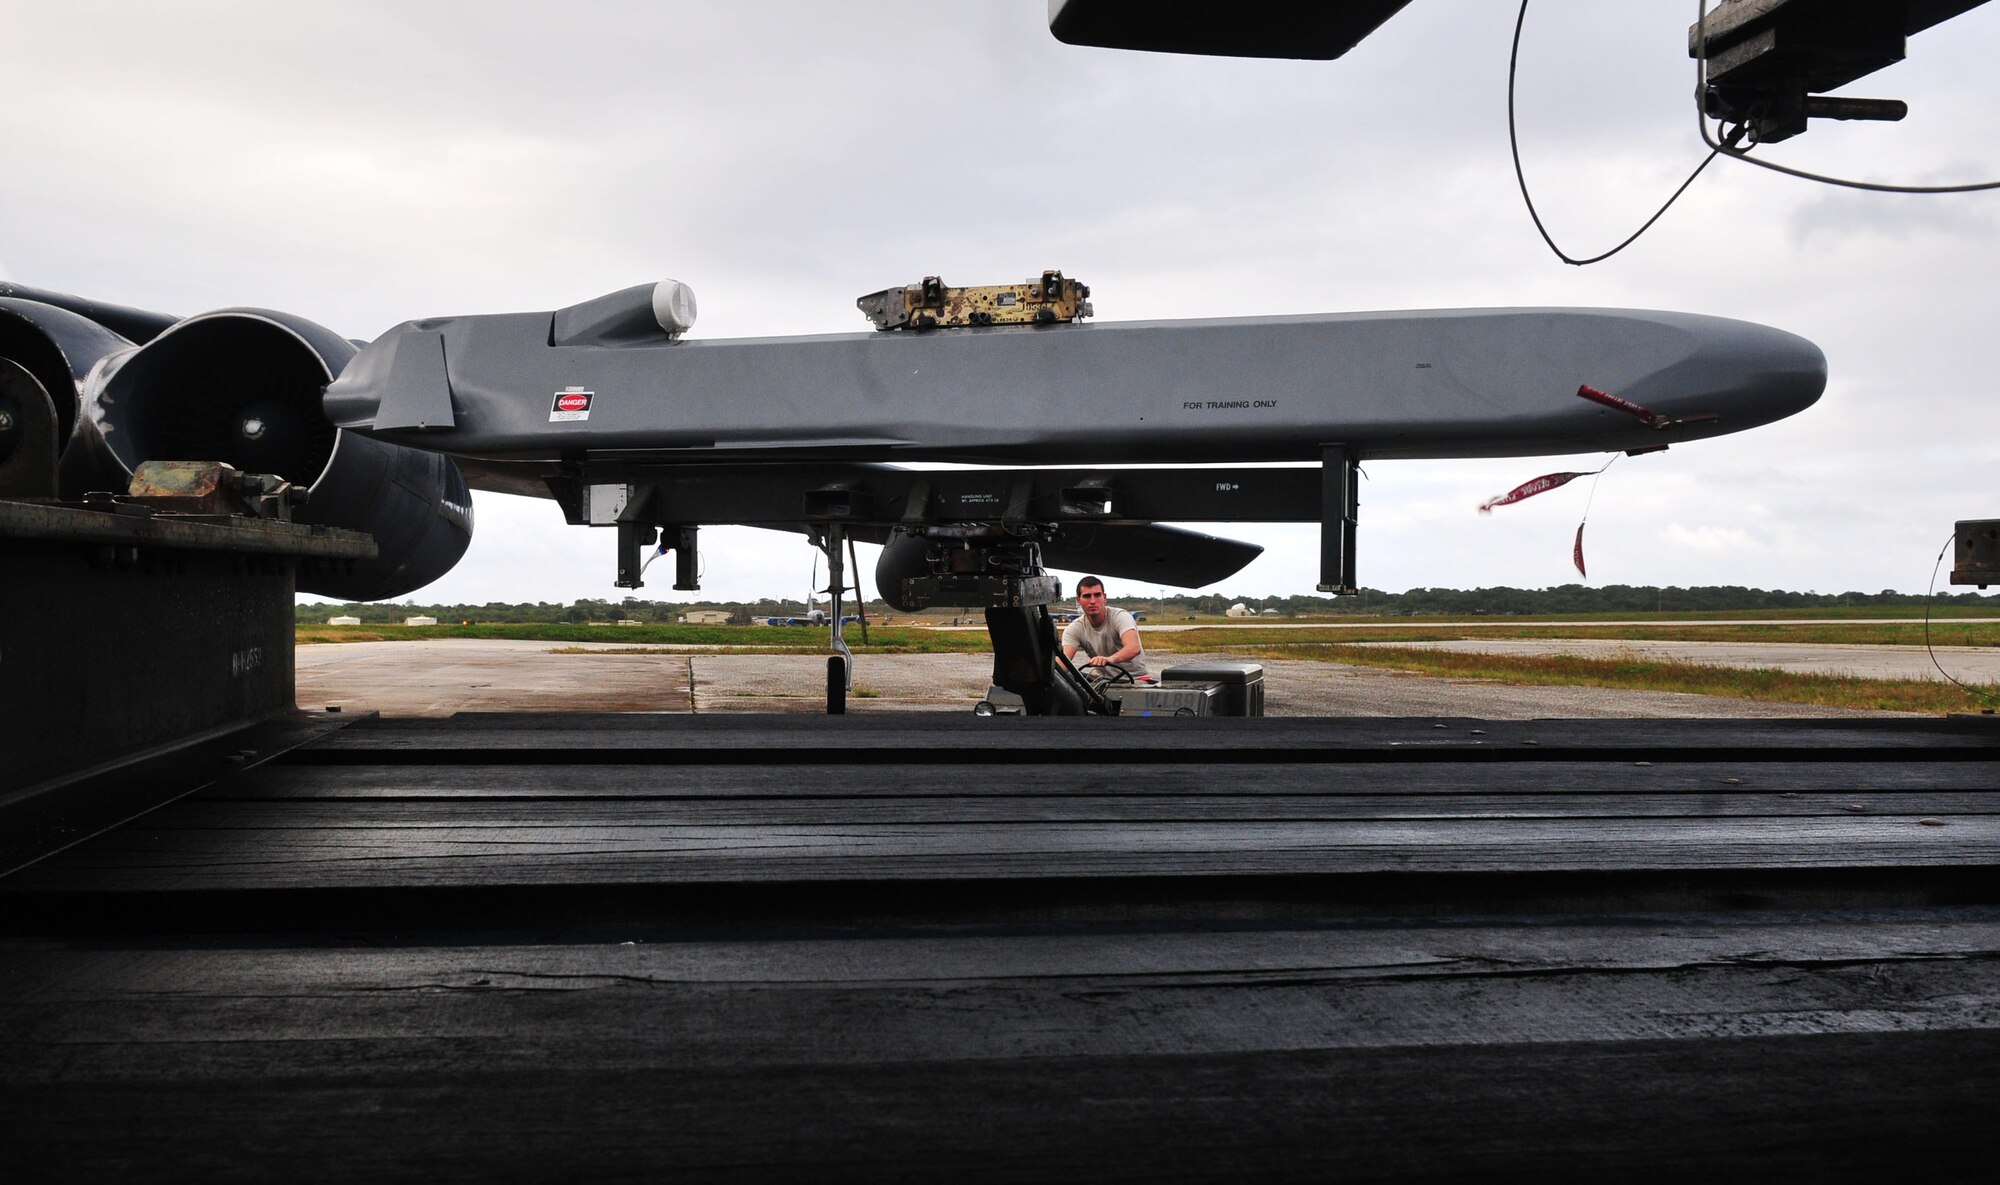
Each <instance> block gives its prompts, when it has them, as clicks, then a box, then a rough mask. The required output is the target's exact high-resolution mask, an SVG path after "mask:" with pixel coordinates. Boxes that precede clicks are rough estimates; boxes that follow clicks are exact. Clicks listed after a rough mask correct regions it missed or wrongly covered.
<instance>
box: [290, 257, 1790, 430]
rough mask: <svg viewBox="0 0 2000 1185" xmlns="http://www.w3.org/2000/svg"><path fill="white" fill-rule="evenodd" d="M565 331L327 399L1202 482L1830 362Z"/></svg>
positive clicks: (1576, 420) (1735, 426)
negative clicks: (1582, 390)
mask: <svg viewBox="0 0 2000 1185" xmlns="http://www.w3.org/2000/svg"><path fill="white" fill-rule="evenodd" d="M628 291H629V292H630V293H633V294H641V293H649V291H650V290H649V289H632V290H628ZM623 295H624V294H614V296H613V297H607V298H602V300H600V301H598V302H592V304H593V306H599V307H600V309H601V307H602V306H604V305H605V303H606V302H611V304H613V305H616V303H617V301H616V298H617V297H621V296H623ZM649 298H650V297H649V296H648V299H649ZM634 299H635V300H636V299H637V297H636V296H635V297H634ZM578 307H579V308H581V307H584V306H578ZM569 312H570V310H558V311H557V312H554V313H519V314H499V315H484V316H466V317H450V318H438V319H432V320H425V321H414V322H409V323H407V324H404V325H401V326H398V327H397V328H395V329H393V330H391V331H390V332H389V333H387V334H385V335H384V336H383V337H381V338H380V339H378V340H376V341H375V342H374V343H373V344H372V345H370V346H368V347H367V348H366V349H364V350H363V351H362V352H361V354H360V355H359V356H358V357H356V358H355V360H354V361H353V362H352V363H350V364H349V366H348V367H347V368H346V370H345V371H344V372H342V374H341V375H340V377H339V379H338V381H336V382H335V383H334V384H333V385H332V386H331V387H329V388H328V390H327V393H326V396H325V407H326V411H327V414H328V416H329V418H331V419H332V420H333V422H334V423H335V424H337V425H338V426H340V427H342V428H347V429H352V430H355V431H360V432H366V433H370V434H373V435H378V436H382V437H386V438H389V439H392V440H394V441H397V442H399V443H403V444H409V445H413V446H416V447H419V448H427V449H434V450H438V451H443V452H451V453H461V454H467V455H471V456H480V457H489V458H494V459H514V460H536V459H556V458H564V457H568V458H575V457H579V456H584V457H623V458H627V459H631V460H641V459H647V458H653V459H658V460H660V461H663V462H666V461H671V460H673V459H674V458H676V457H681V456H686V457H688V458H690V459H692V458H693V457H694V456H696V455H699V456H700V458H701V459H705V460H742V461H753V460H797V459H806V458H819V459H847V460H876V461H913V462H921V461H934V462H966V463H987V464H1007V463H1013V464H1020V463H1031V464H1115V463H1153V464H1163V463H1164V464H1174V463H1179V464H1199V463H1235V462H1258V461H1303V460H1317V459H1319V457H1320V456H1321V451H1320V450H1321V447H1322V446H1323V445H1327V444H1342V445H1346V446H1348V447H1349V448H1350V449H1352V450H1354V451H1355V452H1356V453H1357V454H1358V455H1359V456H1361V457H1364V458H1422V457H1480V456H1526V455H1539V454H1552V453H1573V452H1598V451H1608V450H1620V449H1632V448H1646V447H1656V446H1658V445H1661V444H1665V443H1670V442H1680V441H1683V440H1694V439H1700V438H1703V437H1707V436H1714V435H1719V434H1722V433H1726V432H1736V431H1741V430H1743V429H1746V428H1752V427H1756V426H1758V425H1760V424H1765V423H1769V422H1771V421H1773V420H1777V419H1780V418H1782V417H1784V416H1788V415H1791V414H1793V413H1795V412H1798V411H1801V410H1803V409H1804V408H1806V407H1808V406H1810V405H1811V404H1812V403H1813V402H1814V401H1815V400H1816V399H1818V397H1819V395H1820V393H1821V391H1822V390H1823V389H1824V387H1825V384H1826V359H1825V356H1824V355H1823V354H1822V353H1821V352H1820V350H1819V349H1818V348H1817V347H1816V346H1814V345H1813V344H1812V343H1811V342H1809V341H1806V340H1805V339H1803V338H1800V337H1797V336H1794V335H1792V334H1789V333H1785V332H1783V331H1780V330H1776V329H1771V328H1768V327H1765V326H1761V325H1755V324H1750V323H1748V322H1743V321H1734V320H1727V319H1724V318H1719V317H1708V316H1701V315H1696V314H1688V313H1671V312H1646V311H1633V310H1597V309H1471V310H1427V311H1415V312H1366V313H1348V314H1322V315H1306V316H1286V317H1243V318H1229V319H1218V320H1174V321H1136V322H1097V323H1087V322H1079V323H1070V324H1058V325H1051V326H1042V327H1028V326H1002V327H991V328H973V329H951V330H939V331H933V332H929V333H916V332H908V331H897V332H870V333H854V334H834V335H825V336H812V337H772V338H745V339H733V340H728V339H725V340H702V339H693V340H671V339H669V338H668V337H667V336H666V334H665V333H664V332H662V331H660V330H658V329H657V327H653V328H651V330H650V332H649V331H648V327H647V326H646V325H645V324H644V323H643V318H640V317H639V316H638V315H637V314H636V313H634V314H633V315H631V316H626V317H623V318H619V317H610V318H605V317H599V318H598V319H597V321H596V323H594V324H579V321H578V318H576V317H573V316H571V317H566V314H568V313H569ZM1582 384H1589V385H1591V386H1593V387H1598V388H1601V389H1603V390H1606V391H1611V392H1615V393H1616V394H1618V395H1619V396H1621V397H1622V398H1624V399H1626V400H1629V401H1630V402H1631V403H1633V404H1639V405H1643V406H1644V407H1645V408H1646V409H1648V410H1650V411H1652V412H1655V413H1658V414H1659V415H1660V416H1662V417H1665V418H1667V419H1679V418H1681V417H1708V416H1713V417H1715V418H1713V419H1705V420H1703V421H1702V422H1696V423H1687V424H1675V425H1673V426H1671V427H1668V428H1665V429H1660V428H1655V427H1649V426H1648V425H1647V424H1646V423H1644V422H1642V421H1641V420H1640V419H1638V418H1635V417H1634V416H1632V415H1628V414H1625V413H1624V412H1622V411H1620V410H1618V409H1617V408H1615V407H1610V406H1606V405H1604V404H1600V403H1594V402H1590V401H1588V400H1583V399H1579V398H1577V395H1576V391H1577V388H1578V387H1579V385H1582Z"/></svg>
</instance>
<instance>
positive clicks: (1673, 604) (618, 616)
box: [297, 584, 2000, 625]
mask: <svg viewBox="0 0 2000 1185" xmlns="http://www.w3.org/2000/svg"><path fill="white" fill-rule="evenodd" d="M1113 600H1114V601H1115V602H1116V603H1118V604H1120V605H1122V606H1124V607H1126V608H1128V609H1138V610H1143V611H1146V612H1150V613H1157V614H1162V615H1172V614H1175V613H1182V614H1187V613H1195V614H1214V615H1218V616H1219V615H1221V614H1223V613H1225V612H1227V611H1228V610H1229V608H1230V606H1232V605H1238V604H1240V605H1242V606H1243V607H1244V608H1246V609H1251V610H1254V611H1257V612H1260V613H1261V612H1262V611H1263V610H1265V609H1275V610H1277V611H1278V614H1279V615H1280V616H1284V617H1299V616H1308V615H1325V614H1351V615H1356V616H1385V615H1391V616H1392V615H1401V614H1412V613H1416V614H1430V613H1437V614H1478V613H1488V614H1507V613H1518V614H1529V615H1545V614H1558V613H1661V612H1664V613H1715V612H1725V613H1726V612H1743V611H1746V610H1752V609H1827V608H1838V607H1842V606H1849V607H1855V608H1864V607H1875V608H1896V607H1901V608H1910V607H1913V606H1920V605H1922V604H1923V603H1924V601H1925V598H1924V597H1923V596H1922V595H1921V594H1916V593H1902V592H1897V591H1895V590H1894V589H1883V590H1882V591H1881V592H1878V593H1864V592H1844V593H1800V592H1783V591H1779V590H1776V589H1762V588H1743V587H1741V586H1740V585H1710V586H1704V587H1699V588H1681V587H1678V586H1668V587H1664V588H1662V587H1658V586H1654V585H1627V584H1611V585H1604V586H1602V587H1592V586H1589V585H1583V584H1564V585H1559V586H1557V587H1555V588H1504V587H1503V588H1471V589H1465V588H1413V589H1410V590H1408V591H1407V592H1400V593H1391V592H1383V591H1382V590H1380V589H1373V588H1364V589H1362V590H1361V592H1360V594H1359V595H1358V596H1352V597H1322V596H1288V597H1252V596H1220V595H1215V594H1207V595H1203V596H1131V595H1116V596H1114V597H1113ZM1932 603H1933V604H1936V605H1965V606H1975V607H1993V608H1996V609H2000V593H1994V594H1986V593H1976V592H1958V593H1949V592H1940V593H1938V594H1937V595H1936V596H1935V597H1934V598H1932ZM820 607H822V608H824V604H823V603H822V605H821V606H820ZM940 608H941V610H942V611H943V612H944V613H946V614H947V615H950V614H951V613H952V610H951V609H950V608H949V607H940ZM697 609H720V610H722V611H724V612H726V613H728V614H729V615H730V620H731V621H734V622H736V623H737V624H746V623H748V622H749V621H750V620H751V619H752V618H755V617H791V616H803V615H804V614H805V612H806V606H805V604H804V602H802V601H778V600H771V599H770V598H765V599H763V600H759V601H716V602H704V603H698V604H691V605H690V604H680V603H678V602H672V601H642V600H639V599H638V598H636V597H626V598H625V599H623V600H620V601H605V600H581V601H574V602H572V603H570V604H567V605H562V604H552V603H550V602H547V601H541V602H537V603H535V604H526V603H523V604H503V603H501V602H498V601H490V602H488V603H486V604H484V605H419V604H417V603H416V602H414V601H403V602H401V603H387V602H376V603H370V604H345V605H337V604H331V603H327V602H307V603H304V604H301V605H299V606H298V610H297V621H298V623H299V624H300V625H319V624H323V623H325V621H326V619H327V618H329V617H336V616H341V617H358V618H360V619H361V621H362V622H363V623H366V624H383V623H390V622H395V623H400V622H401V621H402V620H403V619H404V618H406V617H415V616H420V615H421V616H428V617H435V618H437V619H438V621H439V622H440V623H444V624H450V623H453V622H461V621H469V622H479V623H483V624H494V623H507V622H521V623H550V622H589V621H599V622H613V621H640V622H645V623H648V624H659V623H671V622H674V621H678V620H679V619H680V618H681V617H682V616H683V615H685V614H687V613H689V612H691V611H693V610H697ZM868 615H869V616H870V617H871V618H880V617H883V616H895V617H907V616H908V615H907V614H901V613H894V614H892V613H891V611H890V610H889V608H888V606H886V605H884V604H883V603H882V602H880V601H870V602H869V603H868Z"/></svg>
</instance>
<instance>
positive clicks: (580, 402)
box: [549, 387, 596, 424]
mask: <svg viewBox="0 0 2000 1185" xmlns="http://www.w3.org/2000/svg"><path fill="white" fill-rule="evenodd" d="M595 394H596V392H595V391H586V390H584V389H583V388H582V387H564V388H563V389H562V390H560V391H557V392H556V399H555V402H554V403H552V404H550V405H549V423H551V424H560V423H563V422H564V421H566V420H587V419H589V418H590V397H591V396H592V395H595Z"/></svg>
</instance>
